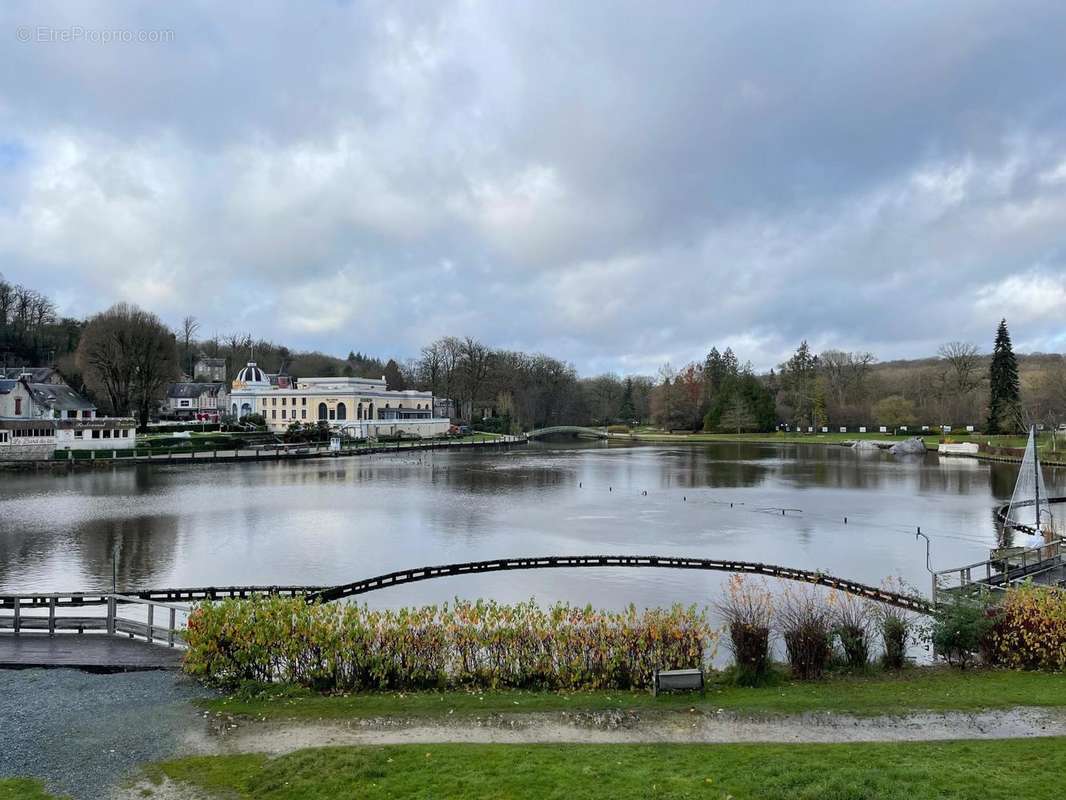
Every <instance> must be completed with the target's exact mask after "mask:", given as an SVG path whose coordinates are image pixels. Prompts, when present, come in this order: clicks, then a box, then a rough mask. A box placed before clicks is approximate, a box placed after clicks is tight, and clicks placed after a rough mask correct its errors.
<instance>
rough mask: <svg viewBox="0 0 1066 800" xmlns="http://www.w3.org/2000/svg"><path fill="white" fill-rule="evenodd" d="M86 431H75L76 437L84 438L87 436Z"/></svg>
mask: <svg viewBox="0 0 1066 800" xmlns="http://www.w3.org/2000/svg"><path fill="white" fill-rule="evenodd" d="M84 433H85V431H74V438H75V439H84V438H85V436H84V435H83V434H84Z"/></svg>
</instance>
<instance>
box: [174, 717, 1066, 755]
mask: <svg viewBox="0 0 1066 800" xmlns="http://www.w3.org/2000/svg"><path fill="white" fill-rule="evenodd" d="M212 723H213V724H212V733H211V734H210V735H209V736H206V737H204V738H203V739H199V740H195V739H190V740H189V745H190V746H191V747H192V748H194V749H195V750H197V751H198V752H201V753H205V754H207V753H249V752H260V753H269V754H271V755H281V754H283V753H290V752H292V751H294V750H300V749H302V748H305V747H332V746H338V745H384V744H435V743H442V742H467V743H478V744H539V743H581V744H621V743H630V744H645V743H655V742H672V743H708V744H710V743H717V744H722V743H729V742H782V743H814V742H821V743H831V742H920V741H935V740H943V739H1016V738H1026V737H1033V736H1066V712H1064V711H1062V710H1060V709H1039V708H1014V709H1005V710H997V711H981V712H970V713H967V712H945V713H922V714H906V715H900V716H896V717H890V716H881V717H855V716H851V715H850V714H837V713H832V712H810V713H806V714H795V715H746V714H737V713H734V712H730V711H721V712H719V713H710V714H706V713H699V712H694V713H685V712H673V711H671V712H664V713H636V712H631V711H630V712H621V711H611V712H597V713H577V714H568V713H541V714H494V715H491V716H487V717H481V718H476V719H463V718H460V719H454V720H449V719H447V718H444V719H440V720H436V721H432V720H411V719H391V718H382V719H365V720H347V721H318V722H309V721H299V722H295V721H294V722H284V721H273V720H269V721H263V720H248V719H239V718H229V717H227V716H226V715H218V716H214V715H213V719H212Z"/></svg>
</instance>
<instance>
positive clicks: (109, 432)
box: [104, 429, 111, 439]
mask: <svg viewBox="0 0 1066 800" xmlns="http://www.w3.org/2000/svg"><path fill="white" fill-rule="evenodd" d="M104 438H105V439H110V438H111V431H109V430H106V429H105V430H104Z"/></svg>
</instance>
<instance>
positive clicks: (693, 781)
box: [149, 739, 1066, 800]
mask: <svg viewBox="0 0 1066 800" xmlns="http://www.w3.org/2000/svg"><path fill="white" fill-rule="evenodd" d="M1064 770H1066V740H1063V739H1027V740H1017V741H985V742H944V743H930V742H922V743H917V744H847V745H530V746H524V745H462V744H458V745H456V744H452V745H407V746H396V747H335V748H320V749H311V750H301V751H297V752H295V753H292V754H290V755H286V756H281V757H279V758H274V759H271V758H268V757H266V756H263V755H239V756H217V757H201V758H186V759H181V760H177V761H169V762H165V763H163V764H160V765H158V766H156V767H154V768H153V769H152V770H151V771H150V773H149V774H150V775H151V776H152V777H153V778H155V779H156V780H157V781H159V780H161V779H162V778H163V777H164V776H165V777H167V778H169V779H171V780H174V781H179V782H181V783H185V784H188V785H191V786H194V787H196V788H198V789H200V790H201V791H203V792H205V793H208V794H209V796H211V797H218V798H223V797H225V798H234V797H236V798H256V800H297V798H299V800H326V799H327V798H329V800H332V799H333V798H336V797H361V798H363V797H365V798H377V797H380V798H414V797H418V798H434V799H435V800H436V799H438V798H463V799H464V800H466V799H467V798H508V799H509V800H524V799H525V798H529V800H533V799H534V798H536V800H542V799H543V798H560V799H561V798H565V800H584V799H585V798H605V797H609V798H612V800H630V799H632V800H636V799H637V798H641V800H644V799H646V798H657V799H658V800H667V799H668V798H669V800H689V799H690V798H713V799H714V800H724V799H725V798H733V799H734V800H745V799H746V798H752V799H754V798H760V799H765V800H770V799H773V800H777V799H778V798H780V799H781V800H785V799H786V798H787V799H788V800H815V799H816V798H817V800H845V799H846V800H874V799H875V798H876V800H924V798H939V799H940V800H963V799H964V798H965V799H967V800H969V799H970V798H974V797H980V798H982V800H1000V799H1001V798H1002V799H1003V800H1007V799H1008V798H1009V800H1016V798H1021V797H1024V798H1027V800H1051V799H1052V798H1059V797H1061V791H1062V786H1061V780H1060V776H1061V775H1062V774H1063V771H1064ZM353 793H354V794H353Z"/></svg>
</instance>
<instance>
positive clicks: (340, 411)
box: [337, 403, 348, 419]
mask: <svg viewBox="0 0 1066 800" xmlns="http://www.w3.org/2000/svg"><path fill="white" fill-rule="evenodd" d="M337 419H348V407H347V406H346V405H344V403H337Z"/></svg>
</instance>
